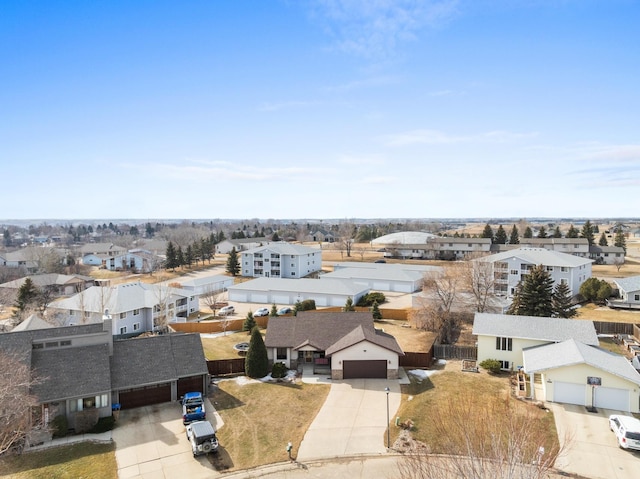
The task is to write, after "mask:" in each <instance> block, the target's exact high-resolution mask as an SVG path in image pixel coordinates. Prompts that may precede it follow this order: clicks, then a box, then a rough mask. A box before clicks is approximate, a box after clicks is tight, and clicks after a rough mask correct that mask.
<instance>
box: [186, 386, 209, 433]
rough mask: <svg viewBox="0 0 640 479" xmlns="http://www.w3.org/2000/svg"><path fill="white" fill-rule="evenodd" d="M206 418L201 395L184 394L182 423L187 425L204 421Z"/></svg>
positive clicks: (198, 393)
mask: <svg viewBox="0 0 640 479" xmlns="http://www.w3.org/2000/svg"><path fill="white" fill-rule="evenodd" d="M206 418H207V413H206V411H205V410H204V401H203V400H202V393H200V392H191V393H186V394H185V395H184V396H183V397H182V423H183V424H184V425H187V424H190V423H192V422H194V421H204V420H205V419H206Z"/></svg>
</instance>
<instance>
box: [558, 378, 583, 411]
mask: <svg viewBox="0 0 640 479" xmlns="http://www.w3.org/2000/svg"><path fill="white" fill-rule="evenodd" d="M586 388H587V387H586V385H584V384H574V383H565V382H556V383H555V385H554V387H553V402H561V403H565V404H577V405H579V406H584V405H586V401H585V398H586Z"/></svg>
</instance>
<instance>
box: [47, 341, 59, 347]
mask: <svg viewBox="0 0 640 479" xmlns="http://www.w3.org/2000/svg"><path fill="white" fill-rule="evenodd" d="M44 347H45V348H57V347H58V341H51V342H50V343H44Z"/></svg>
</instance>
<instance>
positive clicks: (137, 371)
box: [111, 334, 208, 389]
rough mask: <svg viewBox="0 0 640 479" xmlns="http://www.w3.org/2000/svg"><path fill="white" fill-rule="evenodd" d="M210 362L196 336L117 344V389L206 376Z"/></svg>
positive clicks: (114, 373)
mask: <svg viewBox="0 0 640 479" xmlns="http://www.w3.org/2000/svg"><path fill="white" fill-rule="evenodd" d="M207 372H208V370H207V361H206V359H205V357H204V351H203V349H202V342H201V341H200V336H199V335H197V334H166V335H162V336H149V337H143V338H134V339H125V340H121V341H114V343H113V357H112V358H111V382H112V384H113V388H114V389H125V388H130V387H138V386H141V385H145V384H153V383H160V382H168V381H172V380H177V379H179V378H181V377H186V376H197V375H200V374H206V373H207Z"/></svg>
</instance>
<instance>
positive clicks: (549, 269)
mask: <svg viewBox="0 0 640 479" xmlns="http://www.w3.org/2000/svg"><path fill="white" fill-rule="evenodd" d="M545 269H546V270H547V271H551V272H553V266H545Z"/></svg>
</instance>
